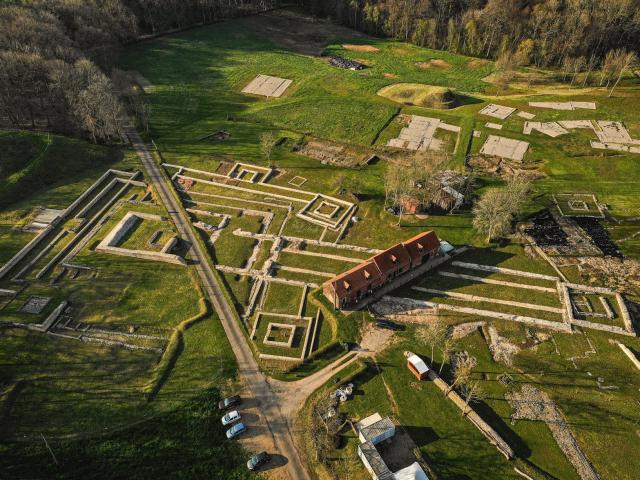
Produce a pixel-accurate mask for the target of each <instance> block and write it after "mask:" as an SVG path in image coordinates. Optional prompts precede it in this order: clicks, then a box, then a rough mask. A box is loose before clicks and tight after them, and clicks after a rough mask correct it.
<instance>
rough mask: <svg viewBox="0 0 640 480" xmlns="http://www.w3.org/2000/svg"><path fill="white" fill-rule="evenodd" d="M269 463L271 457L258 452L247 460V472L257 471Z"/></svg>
mask: <svg viewBox="0 0 640 480" xmlns="http://www.w3.org/2000/svg"><path fill="white" fill-rule="evenodd" d="M270 461H271V455H269V454H268V453H267V452H260V453H257V454H255V455H254V456H253V457H251V458H250V459H249V461H248V462H247V468H248V469H249V470H252V471H253V470H257V469H258V468H260V467H261V466H262V465H264V464H265V463H269V462H270Z"/></svg>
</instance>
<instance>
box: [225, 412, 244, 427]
mask: <svg viewBox="0 0 640 480" xmlns="http://www.w3.org/2000/svg"><path fill="white" fill-rule="evenodd" d="M238 420H240V413H239V412H238V411H237V410H232V411H230V412H229V413H227V414H226V415H225V416H224V417H222V425H224V426H225V427H226V426H227V425H231V424H232V423H233V422H237V421H238Z"/></svg>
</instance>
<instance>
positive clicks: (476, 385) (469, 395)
mask: <svg viewBox="0 0 640 480" xmlns="http://www.w3.org/2000/svg"><path fill="white" fill-rule="evenodd" d="M460 393H461V394H462V398H464V408H463V409H462V416H465V415H466V414H467V410H468V407H469V403H470V402H481V401H482V400H484V399H485V398H486V395H485V392H484V391H483V390H482V388H481V387H480V382H479V381H478V380H474V381H472V382H466V383H465V384H464V385H462V386H461V387H460Z"/></svg>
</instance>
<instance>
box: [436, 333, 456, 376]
mask: <svg viewBox="0 0 640 480" xmlns="http://www.w3.org/2000/svg"><path fill="white" fill-rule="evenodd" d="M455 346H456V340H455V339H453V338H451V337H446V338H445V339H444V341H443V342H442V343H441V344H440V352H441V353H442V362H440V369H439V370H438V374H441V373H442V368H443V367H444V362H445V361H446V360H447V359H448V358H449V355H451V352H453V350H454V349H455Z"/></svg>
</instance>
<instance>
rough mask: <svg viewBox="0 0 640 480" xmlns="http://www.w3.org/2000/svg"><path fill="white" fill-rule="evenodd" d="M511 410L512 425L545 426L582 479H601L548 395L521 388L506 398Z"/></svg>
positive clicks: (531, 388)
mask: <svg viewBox="0 0 640 480" xmlns="http://www.w3.org/2000/svg"><path fill="white" fill-rule="evenodd" d="M505 397H506V399H507V401H508V402H509V404H510V405H511V407H512V408H513V410H514V412H513V414H512V415H511V419H512V422H513V421H516V420H520V419H522V420H534V421H541V422H544V423H546V424H547V426H548V427H549V430H551V434H552V435H553V438H554V439H555V441H556V443H557V444H558V446H559V447H560V449H561V450H562V452H563V453H564V454H565V456H566V457H567V459H568V460H569V461H570V462H571V464H572V465H573V467H574V468H575V469H576V472H578V475H579V476H580V478H581V479H582V480H600V476H599V475H598V473H597V472H596V471H595V469H594V468H593V465H591V462H590V461H589V459H588V458H587V456H586V455H585V454H584V452H583V451H582V449H581V448H580V445H578V441H577V440H576V438H575V436H574V435H573V432H572V431H571V428H570V427H569V425H568V424H567V421H566V420H565V418H564V415H562V412H560V410H558V407H557V406H556V404H555V403H554V402H553V400H551V398H549V396H548V395H547V394H546V393H544V392H542V391H540V390H538V389H537V388H535V387H534V386H533V385H524V386H523V387H522V389H521V390H520V391H519V392H509V393H507V394H506V395H505Z"/></svg>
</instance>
